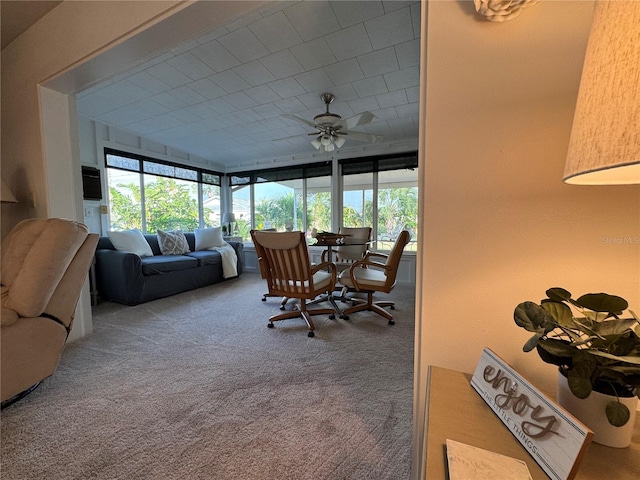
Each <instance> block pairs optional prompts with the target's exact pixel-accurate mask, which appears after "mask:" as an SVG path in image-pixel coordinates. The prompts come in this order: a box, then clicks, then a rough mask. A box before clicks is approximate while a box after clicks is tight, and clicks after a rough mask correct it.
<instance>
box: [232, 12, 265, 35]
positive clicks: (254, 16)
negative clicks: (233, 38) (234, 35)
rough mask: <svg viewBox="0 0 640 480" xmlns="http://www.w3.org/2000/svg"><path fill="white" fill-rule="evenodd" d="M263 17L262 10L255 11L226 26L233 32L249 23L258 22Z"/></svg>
mask: <svg viewBox="0 0 640 480" xmlns="http://www.w3.org/2000/svg"><path fill="white" fill-rule="evenodd" d="M261 18H262V15H261V14H260V12H253V13H250V14H248V15H243V16H242V17H241V18H239V19H238V20H236V21H235V22H233V23H231V24H229V25H227V26H226V27H225V28H226V29H227V30H229V32H233V31H235V30H239V29H241V28H243V27H246V26H247V25H251V24H252V23H254V22H257V21H258V20H260V19H261Z"/></svg>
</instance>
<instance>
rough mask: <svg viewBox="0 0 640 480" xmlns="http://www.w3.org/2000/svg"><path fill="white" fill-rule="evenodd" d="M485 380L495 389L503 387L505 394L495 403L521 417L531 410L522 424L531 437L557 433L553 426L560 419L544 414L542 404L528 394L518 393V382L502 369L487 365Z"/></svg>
mask: <svg viewBox="0 0 640 480" xmlns="http://www.w3.org/2000/svg"><path fill="white" fill-rule="evenodd" d="M483 378H484V380H485V381H486V382H487V383H489V384H490V385H491V386H492V387H493V388H494V389H495V390H499V389H500V388H501V387H502V391H503V392H504V394H499V395H496V397H495V400H494V401H495V404H496V405H497V406H498V407H500V408H502V409H504V410H508V409H509V408H511V410H512V411H513V413H515V414H516V415H518V416H520V417H524V416H525V415H526V414H527V413H528V412H529V410H531V412H530V413H529V420H523V421H522V423H521V424H520V426H521V427H522V431H523V432H524V433H525V434H527V435H528V436H529V437H531V438H543V437H545V436H546V435H547V434H549V433H557V432H555V431H554V430H553V427H554V425H555V424H556V423H558V419H557V418H556V417H555V416H553V415H547V416H543V413H544V408H543V407H542V406H540V405H535V406H534V405H533V404H532V403H531V400H530V399H529V397H528V396H527V395H525V394H524V393H521V394H520V395H518V384H517V383H515V382H513V381H512V380H511V379H510V378H509V377H508V376H506V375H505V374H504V373H503V372H502V370H498V371H497V372H496V369H495V368H494V367H492V366H491V365H487V366H486V367H485V369H484V372H483Z"/></svg>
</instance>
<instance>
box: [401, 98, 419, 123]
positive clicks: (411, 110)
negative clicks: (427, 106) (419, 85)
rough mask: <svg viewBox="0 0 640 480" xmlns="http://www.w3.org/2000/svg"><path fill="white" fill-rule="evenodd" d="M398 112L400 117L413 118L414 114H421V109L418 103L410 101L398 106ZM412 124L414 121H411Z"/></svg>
mask: <svg viewBox="0 0 640 480" xmlns="http://www.w3.org/2000/svg"><path fill="white" fill-rule="evenodd" d="M396 112H398V117H401V118H406V117H410V118H413V116H415V115H419V114H420V109H419V107H418V104H417V103H408V104H407V105H398V106H396ZM411 124H412V125H413V121H411Z"/></svg>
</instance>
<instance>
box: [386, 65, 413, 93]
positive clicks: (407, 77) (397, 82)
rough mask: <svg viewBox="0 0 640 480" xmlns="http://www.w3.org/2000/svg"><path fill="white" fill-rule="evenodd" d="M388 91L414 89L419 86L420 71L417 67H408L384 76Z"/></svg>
mask: <svg viewBox="0 0 640 480" xmlns="http://www.w3.org/2000/svg"><path fill="white" fill-rule="evenodd" d="M384 81H385V82H387V87H388V88H389V91H393V90H400V89H401V88H408V87H415V86H417V85H420V70H419V69H418V67H409V68H404V69H402V70H398V71H397V72H391V73H387V74H385V75H384Z"/></svg>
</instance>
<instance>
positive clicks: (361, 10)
mask: <svg viewBox="0 0 640 480" xmlns="http://www.w3.org/2000/svg"><path fill="white" fill-rule="evenodd" d="M331 8H333V11H334V13H335V15H336V18H337V19H338V22H340V26H341V27H342V28H345V27H350V26H351V25H355V24H356V23H362V22H364V21H366V20H369V19H371V18H375V17H378V16H380V15H383V14H384V9H383V8H382V2H378V1H376V2H374V1H367V2H331Z"/></svg>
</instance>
